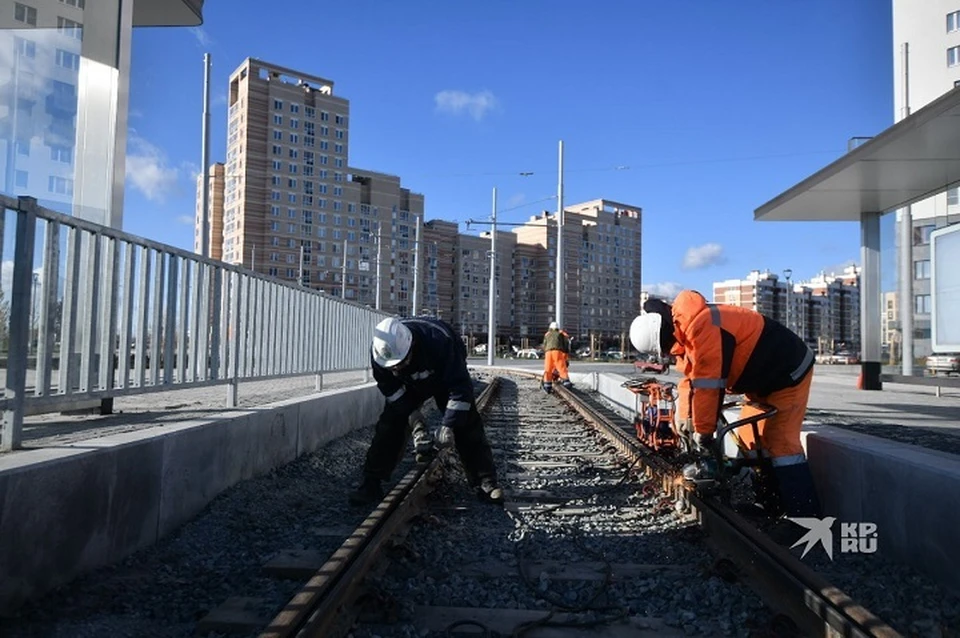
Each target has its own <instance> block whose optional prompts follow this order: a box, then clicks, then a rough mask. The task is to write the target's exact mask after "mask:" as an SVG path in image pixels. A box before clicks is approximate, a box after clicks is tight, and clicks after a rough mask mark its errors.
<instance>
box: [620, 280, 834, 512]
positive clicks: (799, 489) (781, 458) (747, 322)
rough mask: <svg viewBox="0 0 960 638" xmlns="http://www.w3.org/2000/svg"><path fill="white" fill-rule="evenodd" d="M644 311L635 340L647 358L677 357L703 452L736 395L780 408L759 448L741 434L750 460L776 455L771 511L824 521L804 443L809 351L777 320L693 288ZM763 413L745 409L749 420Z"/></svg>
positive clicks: (682, 413)
mask: <svg viewBox="0 0 960 638" xmlns="http://www.w3.org/2000/svg"><path fill="white" fill-rule="evenodd" d="M643 310H644V313H643V314H641V315H640V316H639V317H637V318H636V319H634V321H633V324H632V325H631V326H630V341H631V342H632V343H633V347H634V348H636V349H637V350H638V351H639V352H653V353H656V354H658V355H661V356H666V355H668V354H669V355H674V356H676V357H677V371H678V372H680V374H681V376H682V377H683V378H682V379H681V380H680V382H679V383H678V384H677V389H678V390H679V394H680V397H679V398H680V400H679V401H678V405H677V407H678V416H679V419H680V424H679V425H680V427H681V429H682V430H686V431H693V433H694V440H695V441H696V443H697V444H698V445H700V446H701V447H703V448H705V449H706V448H709V446H711V445H713V444H714V441H713V438H714V433H715V432H716V428H717V421H718V419H719V417H720V414H721V409H722V406H723V399H724V395H725V394H726V393H728V392H729V393H731V394H743V395H744V396H745V397H746V399H747V400H750V401H757V402H761V403H766V404H769V405H772V406H774V407H776V408H777V413H776V414H775V415H773V416H772V417H770V418H768V419H764V420H762V421H760V422H759V423H758V424H757V430H758V433H759V435H760V441H759V442H758V441H754V440H753V431H752V429H751V428H749V427H742V428H739V429H738V430H737V431H736V432H735V435H736V437H737V439H739V444H740V447H741V449H742V450H743V451H744V452H745V454H746V455H747V456H756V454H757V444H758V443H759V444H760V445H762V447H763V449H764V451H765V452H766V454H767V455H769V456H770V457H772V460H771V462H772V466H773V476H772V477H768V478H771V479H773V480H772V481H769V482H767V481H765V483H766V485H761V486H760V487H761V491H762V492H765V493H766V494H767V495H769V496H770V497H772V498H768V499H766V500H767V502H766V503H763V505H765V506H767V507H770V509H773V510H774V511H776V510H778V509H779V510H780V512H781V513H783V514H786V515H787V516H802V517H819V516H820V503H819V500H818V498H817V493H816V489H815V487H814V484H813V477H812V476H811V473H810V468H809V466H808V465H807V458H806V456H805V454H804V451H803V446H802V445H801V443H800V429H801V427H802V425H803V417H804V414H805V413H806V410H807V402H808V401H809V397H810V383H811V381H812V380H813V352H812V351H811V350H810V348H809V346H807V344H806V343H804V342H803V340H802V339H800V338H799V337H798V336H797V335H795V334H794V333H793V332H791V331H790V330H788V329H787V328H786V327H784V326H783V325H782V324H780V323H778V322H776V321H774V320H773V319H770V318H769V317H765V316H763V315H761V314H760V313H758V312H755V311H753V310H749V309H747V308H739V307H734V306H727V305H717V304H711V303H707V300H706V299H705V298H704V297H703V295H701V294H700V293H698V292H695V291H693V290H684V291H683V292H681V293H680V294H679V295H677V298H676V300H675V301H674V302H673V304H672V305H671V304H667V303H664V302H662V301H660V300H657V299H650V300H648V301H647V302H646V303H645V304H644V306H643ZM760 412H761V410H759V409H758V408H756V407H753V406H749V405H748V406H744V407H743V409H742V411H741V418H745V417H748V416H752V415H755V414H758V413H760ZM777 497H779V498H777ZM776 501H779V502H776Z"/></svg>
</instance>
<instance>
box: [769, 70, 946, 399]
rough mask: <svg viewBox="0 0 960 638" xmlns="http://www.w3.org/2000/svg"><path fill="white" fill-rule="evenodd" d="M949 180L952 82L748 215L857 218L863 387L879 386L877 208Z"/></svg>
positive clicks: (935, 189)
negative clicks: (936, 95) (859, 229)
mask: <svg viewBox="0 0 960 638" xmlns="http://www.w3.org/2000/svg"><path fill="white" fill-rule="evenodd" d="M957 184H960V87H956V88H954V89H953V90H951V91H949V92H947V93H945V94H943V95H942V96H941V97H939V98H937V99H936V100H935V101H933V102H931V103H929V104H927V105H926V106H924V107H923V108H921V109H919V110H918V111H916V112H915V113H913V114H912V115H909V116H907V117H905V118H903V119H902V120H900V121H899V122H897V123H896V124H894V125H893V126H891V127H890V128H888V129H886V130H885V131H883V132H882V133H880V134H879V135H877V136H876V137H874V138H872V139H871V140H869V141H868V142H866V143H864V144H862V145H860V146H858V147H857V148H855V149H854V150H852V151H850V152H849V153H847V154H846V155H844V156H843V157H841V158H839V159H838V160H836V161H834V162H833V163H831V164H829V165H827V166H826V167H825V168H822V169H820V170H819V171H817V172H816V173H814V174H813V175H811V176H810V177H808V178H806V179H805V180H803V181H802V182H800V183H798V184H797V185H795V186H793V187H792V188H790V189H788V190H786V191H784V192H783V193H781V194H780V195H778V196H777V197H775V198H773V199H771V200H770V201H769V202H767V203H766V204H763V205H762V206H760V207H759V208H757V209H756V210H755V211H754V220H756V221H859V222H860V224H861V261H862V264H861V268H862V270H861V293H860V294H861V297H860V298H861V310H860V317H861V340H862V344H861V361H862V362H863V363H862V364H861V365H862V366H863V387H864V389H880V342H881V339H880V301H881V300H880V216H881V215H882V214H884V213H887V212H889V211H893V210H896V209H898V208H902V207H905V206H908V205H910V204H913V203H915V202H918V201H922V200H924V199H927V198H929V197H931V196H933V195H936V194H938V193H942V192H944V191H946V190H947V189H949V188H952V187H954V186H956V185H957ZM908 307H909V306H908Z"/></svg>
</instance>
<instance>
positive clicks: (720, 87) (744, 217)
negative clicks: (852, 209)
mask: <svg viewBox="0 0 960 638" xmlns="http://www.w3.org/2000/svg"><path fill="white" fill-rule="evenodd" d="M265 6H266V5H264V4H263V3H260V2H238V1H236V0H208V1H207V2H206V6H205V8H204V14H205V15H204V25H203V27H201V28H198V29H176V28H165V29H138V30H137V31H136V32H135V34H134V39H133V68H132V82H131V98H130V110H131V119H130V127H131V129H132V131H131V137H130V146H129V151H128V180H127V183H128V189H127V196H126V206H125V213H124V228H125V230H128V231H131V232H134V233H136V234H140V235H145V236H148V237H151V238H153V239H157V240H160V241H163V242H167V243H171V244H174V245H177V246H181V247H185V248H192V245H193V244H192V242H193V226H192V224H193V221H192V220H193V211H194V193H195V183H194V182H193V181H192V180H191V175H195V174H196V170H197V169H198V167H199V163H200V146H201V145H200V125H201V98H202V84H203V53H204V52H205V51H209V52H210V53H211V54H212V56H213V75H212V79H213V88H212V91H211V94H212V101H213V109H212V115H211V123H212V143H211V159H212V160H213V161H222V160H223V158H224V154H225V144H226V142H225V130H226V106H225V94H226V83H227V78H228V76H229V74H230V73H231V72H232V71H233V70H234V69H235V68H236V67H237V66H238V65H239V64H240V63H241V62H242V61H243V59H244V58H246V57H248V56H250V57H257V58H261V59H264V60H266V61H269V62H273V63H276V64H280V65H283V66H288V67H292V68H294V69H298V70H301V71H303V72H306V73H311V74H315V75H319V76H322V77H326V78H328V79H331V80H333V81H334V83H335V86H334V91H335V93H337V94H339V95H341V96H343V97H346V98H347V99H349V100H350V102H351V129H350V135H351V140H350V164H351V165H353V166H356V167H359V168H367V169H372V170H378V171H383V172H388V173H393V174H397V175H400V176H401V177H402V179H403V183H404V185H405V186H407V187H409V188H411V189H412V190H414V191H417V192H421V193H424V195H425V196H426V217H427V219H435V218H442V219H454V220H458V221H464V220H466V219H468V218H471V217H472V218H475V219H476V218H482V217H484V216H488V215H489V210H490V197H491V189H492V188H493V187H497V188H498V192H499V194H500V204H501V205H500V208H502V209H507V208H510V209H514V210H511V211H509V212H504V213H503V214H502V215H501V218H502V219H504V220H506V221H523V220H525V219H526V218H527V217H528V216H530V215H533V214H536V213H537V212H539V211H540V210H543V209H550V210H555V208H556V202H555V201H553V200H549V201H539V203H537V202H538V200H544V199H545V198H550V197H552V196H554V195H555V193H556V181H557V142H558V140H561V139H562V140H563V141H564V147H565V168H566V170H565V200H566V202H567V203H568V204H569V203H575V202H579V201H586V200H590V199H595V198H599V197H606V198H609V199H613V200H618V201H623V202H627V203H630V204H633V205H637V206H641V207H642V208H643V210H644V215H643V230H644V237H643V281H644V284H645V285H647V286H649V287H650V288H651V289H653V290H657V289H662V288H676V287H678V286H683V287H692V288H698V289H700V290H702V291H704V292H705V293H707V294H709V290H710V287H711V286H710V285H711V283H712V282H713V281H716V280H720V279H727V278H733V277H741V276H744V275H746V274H747V272H749V271H750V270H751V269H767V268H769V269H770V270H772V271H777V272H779V271H782V270H783V269H784V268H791V269H792V270H793V272H794V278H808V277H810V276H812V275H815V274H816V273H817V272H819V271H820V270H821V269H828V270H829V269H830V268H835V267H838V266H840V265H842V264H843V263H850V262H851V261H852V260H858V259H859V227H858V225H857V224H851V223H844V224H823V223H820V224H806V223H757V222H754V221H753V211H754V209H755V208H757V207H758V206H759V205H761V204H763V203H764V202H766V201H768V200H769V199H771V198H773V197H775V196H776V195H778V194H779V193H780V192H782V191H783V190H785V189H787V188H789V187H790V186H792V185H793V184H795V183H796V182H798V181H800V180H801V179H803V178H805V177H806V176H808V175H809V174H811V173H813V172H815V171H816V170H818V169H819V168H821V167H822V166H824V165H825V164H827V163H829V162H831V161H832V160H834V159H836V158H837V157H839V156H840V155H842V154H843V153H844V152H845V150H846V144H847V140H848V139H849V138H850V137H854V136H868V135H875V134H877V133H879V132H880V131H882V130H883V129H885V128H886V127H888V126H890V125H891V124H892V123H893V88H892V86H893V71H892V64H893V55H894V53H893V46H892V36H891V15H890V13H891V9H890V6H889V3H888V2H883V3H880V2H877V0H844V2H836V0H802V1H801V0H779V1H777V2H770V1H769V0H762V1H761V0H738V2H736V3H729V2H717V1H716V0H671V1H670V2H662V1H656V2H655V1H652V0H618V1H597V2H592V3H589V5H588V4H587V3H583V2H576V3H575V2H572V1H568V0H553V1H549V0H526V1H524V2H510V1H509V0H487V1H485V2H482V3H481V2H478V1H474V2H460V3H451V2H444V1H441V0H429V1H428V0H411V1H410V2H403V3H385V2H370V1H367V2H356V3H346V2H341V3H327V2H309V1H307V0H299V1H295V0H273V1H272V2H270V3H269V5H268V6H269V11H267V10H266V9H265ZM588 7H589V8H588ZM733 7H735V9H733ZM616 167H629V168H627V169H619V170H617V169H616ZM530 171H532V172H533V175H530V176H526V177H524V176H521V175H520V173H521V172H530ZM518 206H519V208H517V207H518ZM888 217H892V216H888ZM461 230H464V228H463V227H461ZM886 231H887V228H886V226H885V228H884V232H885V237H890V236H892V234H891V233H888V232H886ZM885 265H886V264H885ZM891 271H892V269H887V268H885V274H886V273H888V272H891Z"/></svg>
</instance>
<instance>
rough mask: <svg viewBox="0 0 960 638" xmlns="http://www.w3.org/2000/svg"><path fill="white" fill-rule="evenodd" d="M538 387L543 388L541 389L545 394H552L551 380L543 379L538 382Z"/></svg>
mask: <svg viewBox="0 0 960 638" xmlns="http://www.w3.org/2000/svg"><path fill="white" fill-rule="evenodd" d="M540 387H541V388H542V389H543V391H544V392H546V393H547V394H552V393H553V382H552V381H544V382H543V383H542V384H540Z"/></svg>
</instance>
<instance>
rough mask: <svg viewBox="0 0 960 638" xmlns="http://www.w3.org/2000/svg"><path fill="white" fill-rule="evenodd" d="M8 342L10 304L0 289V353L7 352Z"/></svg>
mask: <svg viewBox="0 0 960 638" xmlns="http://www.w3.org/2000/svg"><path fill="white" fill-rule="evenodd" d="M9 341H10V304H9V303H7V300H6V299H5V298H4V296H3V289H2V288H0V352H3V353H6V352H9V346H10V344H9Z"/></svg>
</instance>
